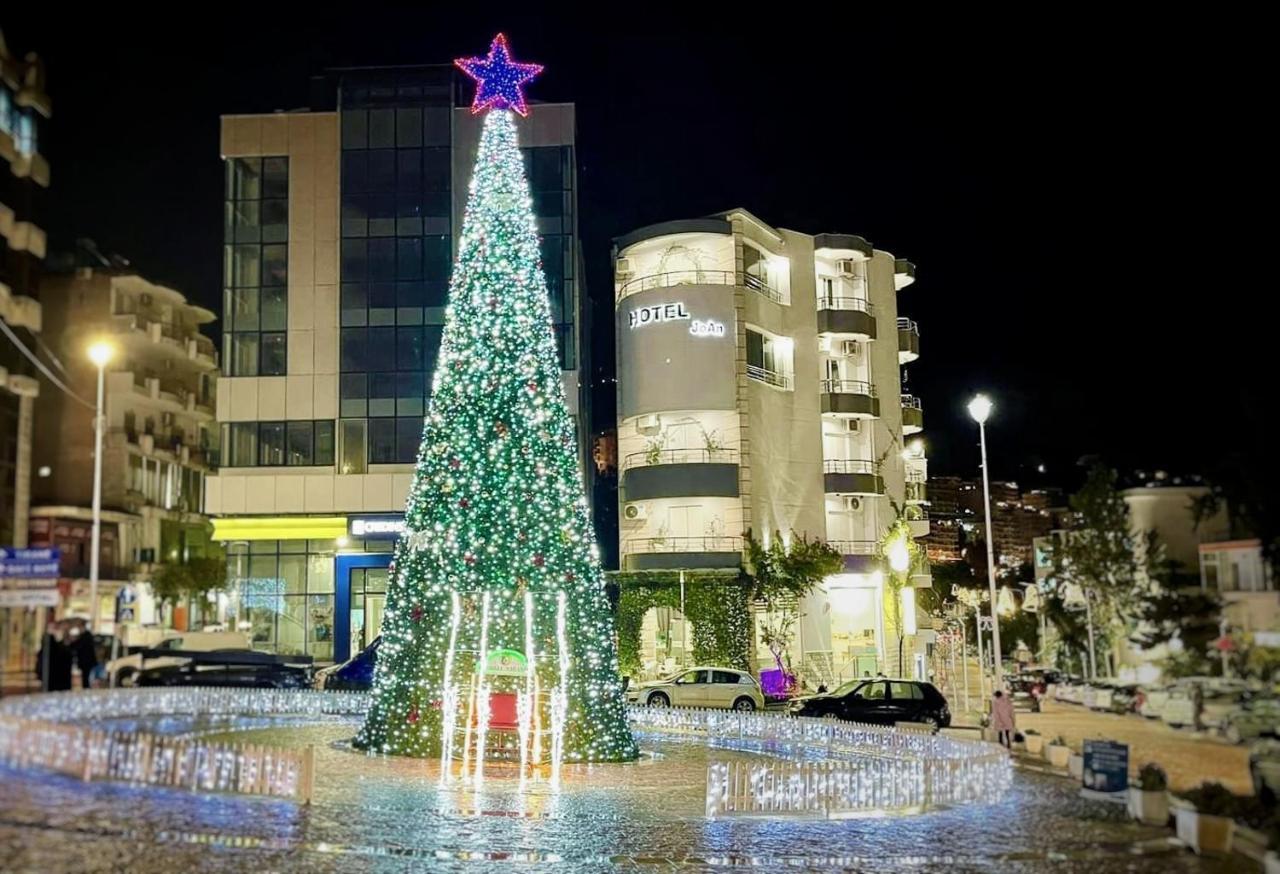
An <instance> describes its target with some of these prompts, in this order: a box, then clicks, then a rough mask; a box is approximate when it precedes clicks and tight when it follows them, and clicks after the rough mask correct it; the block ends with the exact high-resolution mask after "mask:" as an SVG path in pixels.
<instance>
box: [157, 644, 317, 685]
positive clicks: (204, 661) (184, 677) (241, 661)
mask: <svg viewBox="0 0 1280 874" xmlns="http://www.w3.org/2000/svg"><path fill="white" fill-rule="evenodd" d="M169 654H170V655H181V656H186V657H189V658H190V661H188V662H186V663H185V664H181V665H168V666H165V667H159V668H144V669H143V670H141V671H139V672H138V673H137V675H136V681H135V682H136V685H138V686H232V687H237V688H241V689H309V688H311V685H312V680H311V667H310V662H311V657H310V656H276V655H271V654H269V653H260V652H252V651H249V650H217V651H215V652H181V651H177V650H173V651H169Z"/></svg>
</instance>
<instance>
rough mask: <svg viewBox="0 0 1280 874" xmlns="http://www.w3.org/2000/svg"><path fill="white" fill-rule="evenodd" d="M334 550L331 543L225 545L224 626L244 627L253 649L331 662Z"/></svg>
mask: <svg viewBox="0 0 1280 874" xmlns="http://www.w3.org/2000/svg"><path fill="white" fill-rule="evenodd" d="M335 547H336V544H335V543H334V541H332V540H256V541H252V542H249V543H231V544H228V545H227V581H228V583H229V587H230V589H231V591H230V593H229V594H230V596H231V598H230V604H229V605H228V611H227V612H228V615H227V623H228V625H229V626H230V627H238V626H240V625H241V623H244V627H248V628H249V629H250V633H251V636H252V640H253V647H254V649H261V650H266V651H269V652H278V653H289V654H303V653H305V654H309V655H312V656H315V657H316V658H317V659H330V658H333V609H334V578H333V560H334V553H335V551H336V550H335Z"/></svg>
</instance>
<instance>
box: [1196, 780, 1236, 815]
mask: <svg viewBox="0 0 1280 874" xmlns="http://www.w3.org/2000/svg"><path fill="white" fill-rule="evenodd" d="M1182 797H1183V798H1185V799H1186V800H1187V801H1188V802H1190V804H1191V806H1192V807H1194V808H1195V809H1196V812H1198V813H1205V814H1208V815H1209V816H1235V813H1236V810H1237V809H1238V808H1239V799H1237V798H1236V796H1235V795H1233V794H1232V793H1231V791H1230V790H1229V789H1227V787H1225V786H1223V785H1222V784H1221V783H1211V782H1209V781H1205V782H1204V783H1201V784H1200V785H1199V786H1197V787H1196V788H1195V789H1192V790H1191V791H1189V792H1187V793H1185V794H1184V795H1183V796H1182Z"/></svg>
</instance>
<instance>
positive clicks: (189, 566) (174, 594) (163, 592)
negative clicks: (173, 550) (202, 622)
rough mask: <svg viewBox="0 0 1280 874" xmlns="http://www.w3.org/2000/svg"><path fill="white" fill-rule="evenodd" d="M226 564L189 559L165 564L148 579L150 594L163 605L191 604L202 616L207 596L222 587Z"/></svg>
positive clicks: (216, 559) (210, 559)
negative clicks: (195, 606) (198, 606)
mask: <svg viewBox="0 0 1280 874" xmlns="http://www.w3.org/2000/svg"><path fill="white" fill-rule="evenodd" d="M226 582H227V564H226V560H225V559H224V558H222V557H220V556H209V557H197V558H189V559H187V560H186V561H185V562H176V561H175V562H165V563H164V564H162V565H160V568H159V570H157V571H156V573H155V575H154V576H153V577H152V578H151V592H152V594H153V595H154V596H155V599H156V600H157V601H158V602H160V604H161V605H162V606H163V605H164V604H166V603H168V604H172V605H176V604H177V603H178V602H179V601H183V600H192V601H195V602H196V603H197V604H199V605H200V617H201V619H203V618H204V616H205V610H206V609H207V608H206V606H205V605H206V603H207V602H208V594H209V593H210V592H216V591H218V590H220V589H222V588H224V587H225V586H226Z"/></svg>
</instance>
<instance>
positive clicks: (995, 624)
mask: <svg viewBox="0 0 1280 874" xmlns="http://www.w3.org/2000/svg"><path fill="white" fill-rule="evenodd" d="M991 407H992V403H991V399H990V398H989V397H987V396H986V395H983V394H979V395H974V396H973V400H971V401H969V415H970V416H971V417H973V421H975V422H977V423H978V443H979V445H980V446H981V447H982V506H983V508H984V509H985V511H986V517H987V536H986V538H985V539H986V541H987V586H988V587H989V588H990V589H991V650H992V652H991V655H992V664H993V666H994V668H995V678H994V680H993V682H992V686H993V688H1000V686H1001V685H1002V684H1003V682H1004V666H1003V665H1002V664H1001V663H1000V619H999V617H998V616H997V615H996V602H997V598H996V556H995V545H994V542H993V541H994V540H995V537H994V535H995V531H994V530H993V529H992V527H991V479H990V477H989V476H988V474H987V425H986V423H987V417H988V416H990V415H991Z"/></svg>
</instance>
